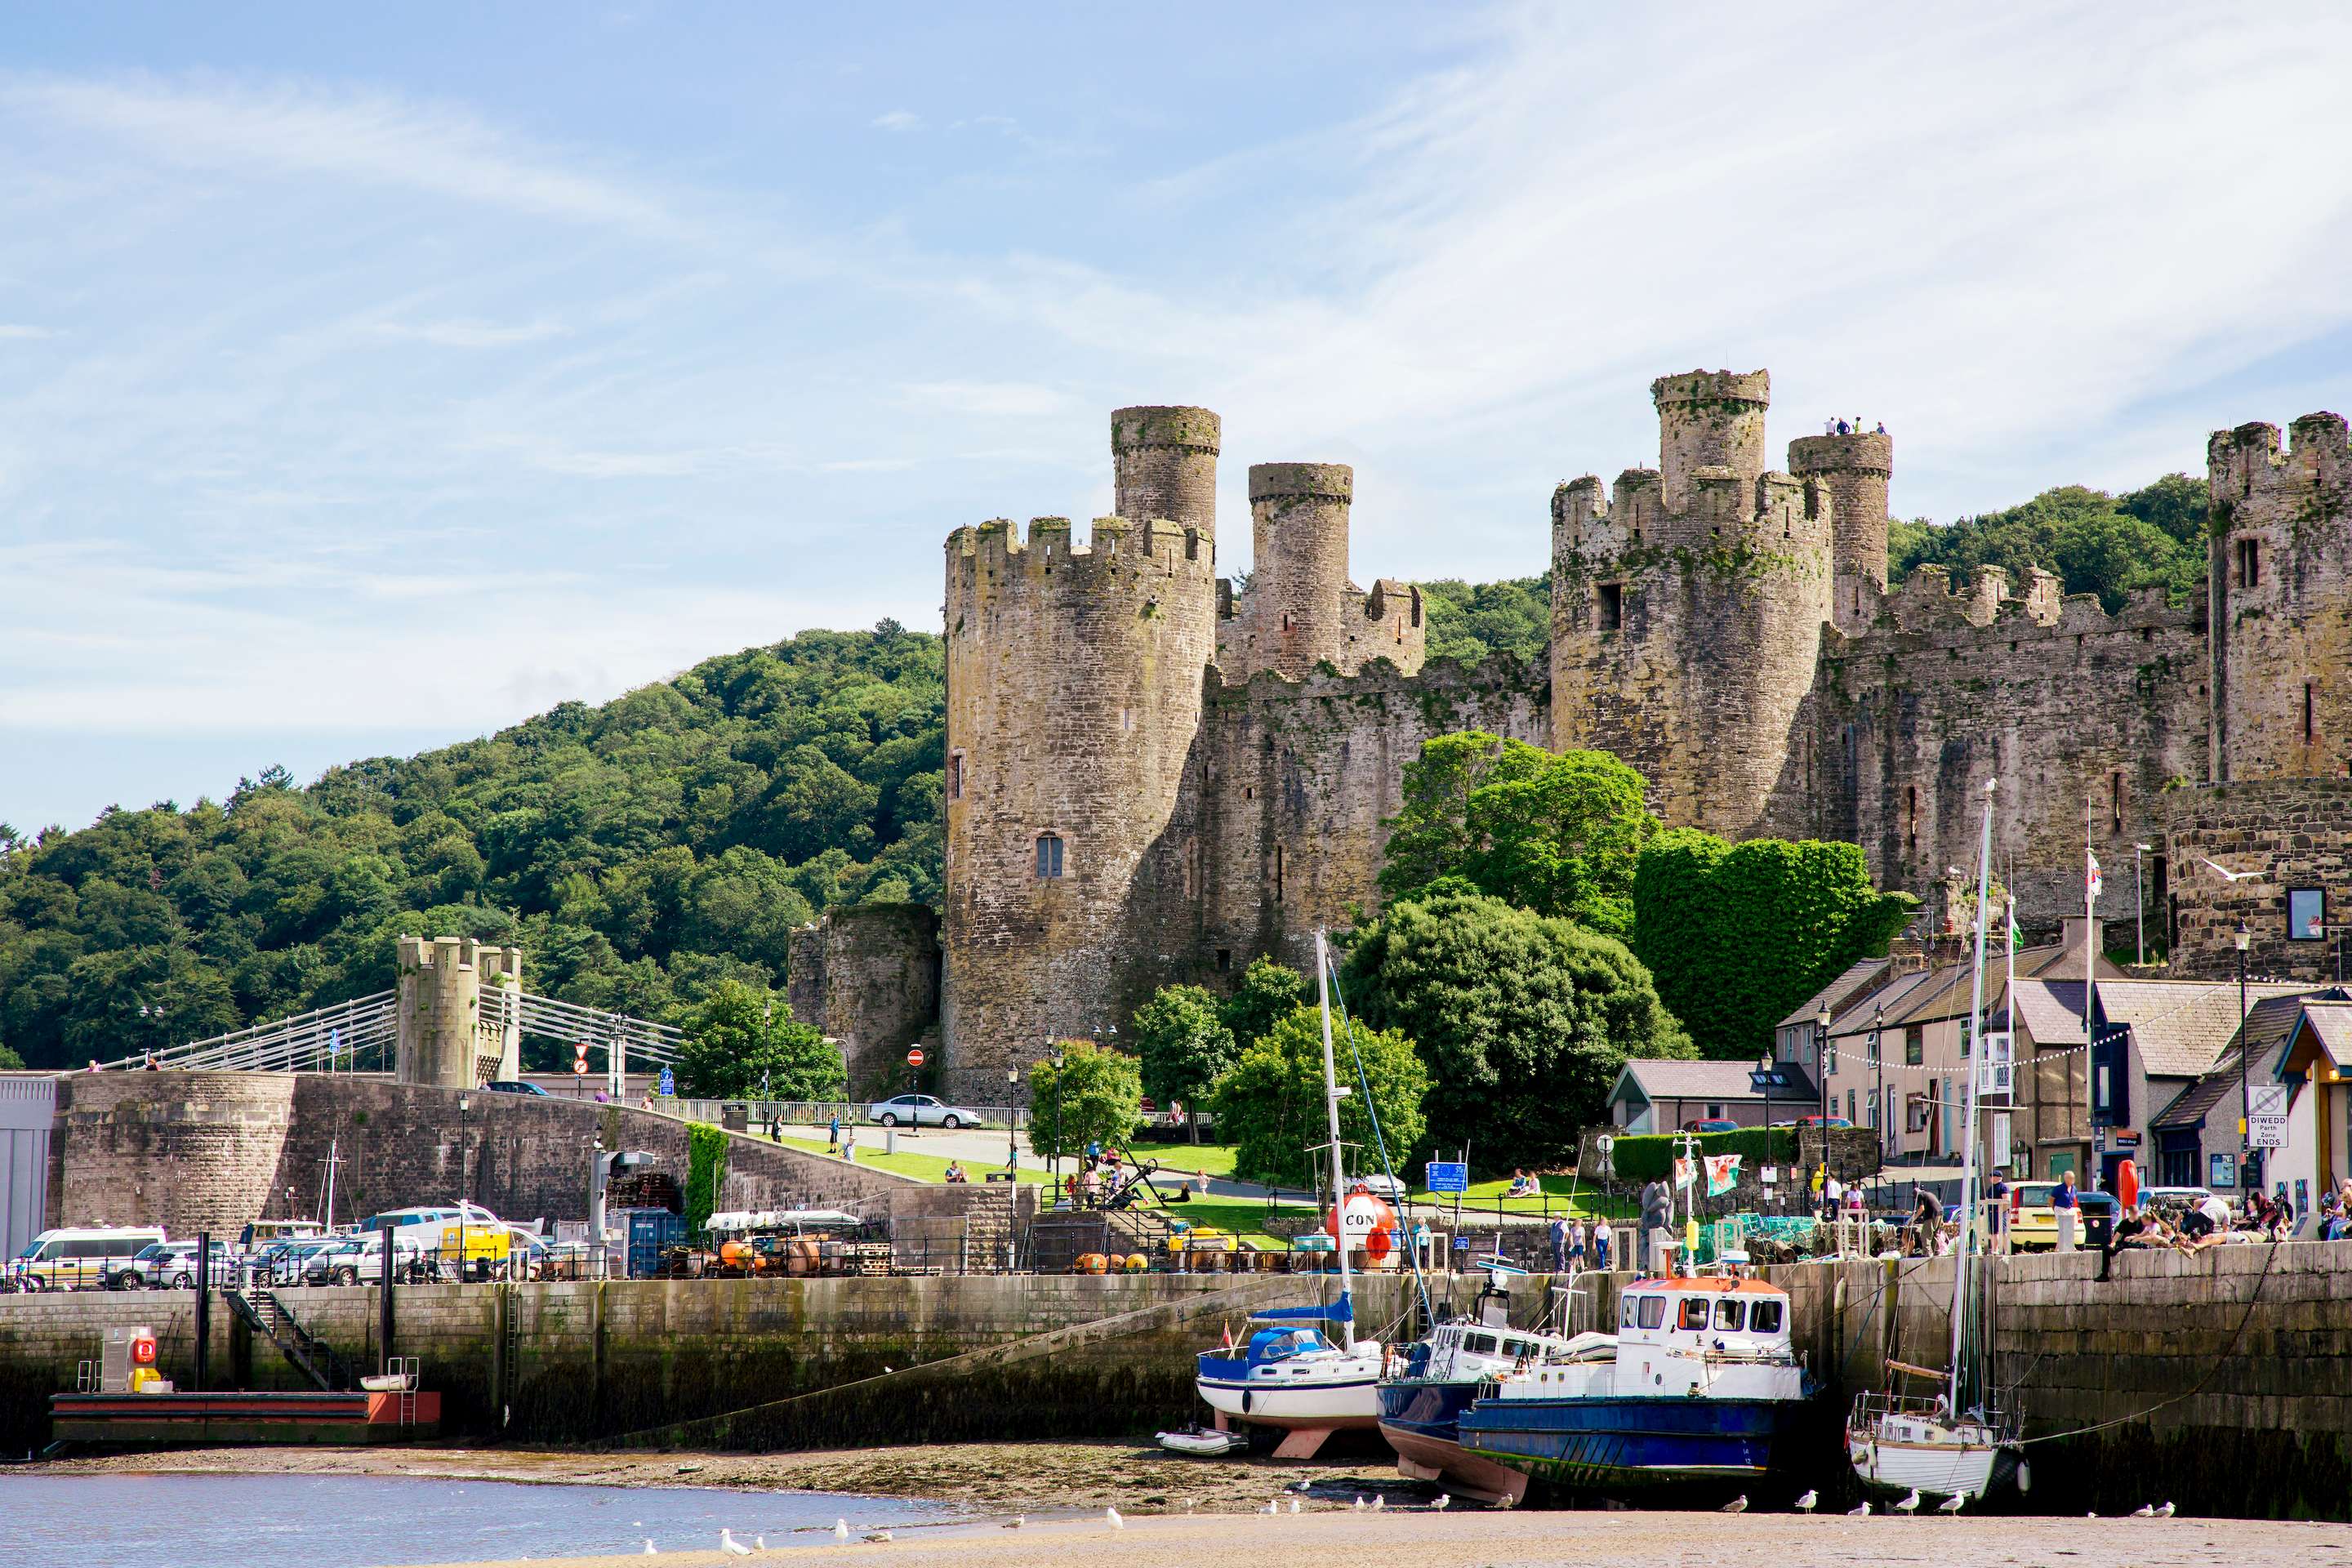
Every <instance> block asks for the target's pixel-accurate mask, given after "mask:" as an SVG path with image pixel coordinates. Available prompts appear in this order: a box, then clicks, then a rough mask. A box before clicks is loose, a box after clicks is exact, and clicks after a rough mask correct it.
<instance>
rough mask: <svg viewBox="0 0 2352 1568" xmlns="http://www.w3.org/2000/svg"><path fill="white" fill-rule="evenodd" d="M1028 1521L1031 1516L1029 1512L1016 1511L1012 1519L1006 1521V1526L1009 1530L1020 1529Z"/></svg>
mask: <svg viewBox="0 0 2352 1568" xmlns="http://www.w3.org/2000/svg"><path fill="white" fill-rule="evenodd" d="M1028 1522H1029V1516H1028V1515H1027V1514H1025V1513H1016V1514H1014V1515H1013V1517H1012V1518H1011V1519H1008V1520H1006V1521H1004V1528H1005V1529H1007V1530H1018V1529H1020V1528H1021V1527H1022V1526H1023V1525H1024V1524H1026V1523H1028Z"/></svg>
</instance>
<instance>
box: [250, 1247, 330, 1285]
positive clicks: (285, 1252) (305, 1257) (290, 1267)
mask: <svg viewBox="0 0 2352 1568" xmlns="http://www.w3.org/2000/svg"><path fill="white" fill-rule="evenodd" d="M344 1239H345V1238H344V1237H340V1236H314V1237H310V1238H308V1239H307V1240H303V1241H293V1242H289V1243H287V1244H286V1246H285V1247H283V1248H281V1249H280V1250H279V1251H278V1254H277V1256H275V1257H274V1258H271V1259H270V1261H269V1272H268V1275H267V1276H266V1278H267V1279H268V1283H270V1284H272V1285H299V1284H302V1283H303V1282H304V1281H305V1279H307V1278H308V1276H309V1274H310V1259H312V1258H316V1257H318V1256H320V1254H321V1253H326V1252H332V1251H333V1250H334V1249H335V1248H336V1247H341V1245H342V1244H343V1241H344ZM257 1282H258V1281H257Z"/></svg>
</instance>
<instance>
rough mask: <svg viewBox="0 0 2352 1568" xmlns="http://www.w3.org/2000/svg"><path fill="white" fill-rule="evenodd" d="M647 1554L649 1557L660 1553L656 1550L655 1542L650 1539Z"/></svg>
mask: <svg viewBox="0 0 2352 1568" xmlns="http://www.w3.org/2000/svg"><path fill="white" fill-rule="evenodd" d="M656 1555H658V1554H657V1553H656V1552H655V1551H654V1543H653V1542H650V1541H648V1542H646V1556H648V1557H652V1556H656Z"/></svg>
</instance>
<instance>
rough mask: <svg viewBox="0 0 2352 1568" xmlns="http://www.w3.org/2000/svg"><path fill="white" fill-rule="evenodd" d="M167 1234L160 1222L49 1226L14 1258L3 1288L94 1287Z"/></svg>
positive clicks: (0, 1280)
mask: <svg viewBox="0 0 2352 1568" xmlns="http://www.w3.org/2000/svg"><path fill="white" fill-rule="evenodd" d="M162 1241H163V1226H159V1225H126V1226H68V1227H62V1228H59V1229H57V1230H45V1231H43V1232H41V1234H40V1235H38V1236H37V1237H33V1242H32V1245H31V1246H29V1247H26V1248H25V1250H24V1251H22V1252H20V1253H18V1254H17V1255H16V1257H15V1258H12V1259H10V1260H9V1263H8V1270H7V1273H6V1275H5V1277H0V1288H5V1289H10V1290H75V1289H91V1288H93V1287H95V1286H98V1285H100V1284H103V1283H104V1282H105V1279H106V1273H107V1270H108V1269H109V1268H115V1267H120V1266H121V1264H122V1263H123V1262H125V1261H127V1260H128V1259H130V1258H136V1257H138V1256H139V1254H140V1253H141V1252H142V1251H144V1250H146V1249H147V1248H148V1247H154V1246H156V1245H158V1244H160V1243H161V1242H162Z"/></svg>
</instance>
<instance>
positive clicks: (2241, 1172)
mask: <svg viewBox="0 0 2352 1568" xmlns="http://www.w3.org/2000/svg"><path fill="white" fill-rule="evenodd" d="M2234 940H2235V941H2236V942H2237V944H2238V1190H2239V1191H2240V1192H2242V1193H2243V1192H2247V1191H2249V1190H2251V1186H2250V1184H2251V1183H2252V1178H2253V1173H2252V1171H2250V1170H2248V1169H2247V1168H2246V1167H2247V1163H2248V1161H2249V1159H2250V1157H2251V1156H2252V1152H2253V1143H2252V1139H2253V1114H2254V1107H2253V1100H2252V1098H2251V1096H2250V1092H2249V1090H2248V1089H2247V1088H2246V949H2247V947H2248V946H2249V945H2251V944H2252V942H2253V932H2252V931H2248V930H2247V929H2246V922H2245V921H2239V922H2238V930H2237V931H2236V934H2235V939H2234Z"/></svg>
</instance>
